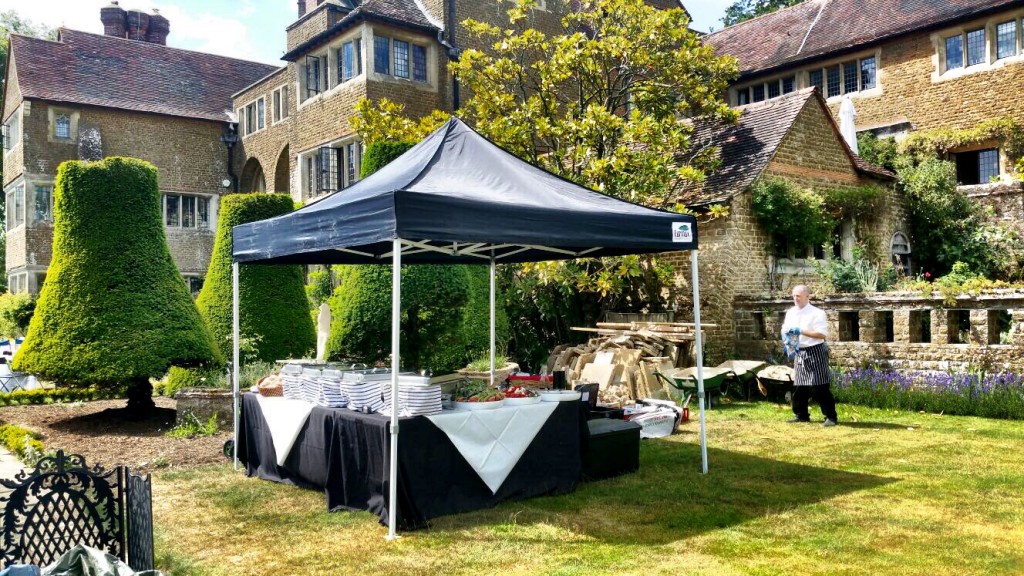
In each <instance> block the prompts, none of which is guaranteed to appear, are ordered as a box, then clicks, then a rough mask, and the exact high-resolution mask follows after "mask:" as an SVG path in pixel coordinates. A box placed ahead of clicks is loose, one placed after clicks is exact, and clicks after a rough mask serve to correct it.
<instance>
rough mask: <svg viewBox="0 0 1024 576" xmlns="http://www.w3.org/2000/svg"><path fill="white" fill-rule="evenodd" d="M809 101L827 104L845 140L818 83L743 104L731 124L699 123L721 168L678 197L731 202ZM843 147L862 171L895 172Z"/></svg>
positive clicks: (699, 140)
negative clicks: (716, 151) (822, 97)
mask: <svg viewBox="0 0 1024 576" xmlns="http://www.w3.org/2000/svg"><path fill="white" fill-rule="evenodd" d="M808 103H810V104H812V105H818V106H821V107H822V110H823V111H824V112H825V114H826V115H827V116H828V118H829V121H830V123H831V124H832V128H833V130H835V132H836V137H837V138H839V140H840V141H842V136H840V135H839V127H838V126H837V125H836V124H835V121H834V120H832V115H831V114H830V113H829V111H828V108H827V107H826V106H825V103H824V102H823V101H822V100H821V96H819V95H818V92H817V90H815V89H814V88H805V89H803V90H799V91H797V92H793V93H790V94H786V95H783V96H780V97H778V98H772V99H771V100H766V101H764V102H758V103H756V104H751V105H748V106H744V107H742V108H740V110H741V111H742V116H740V120H739V122H738V123H736V124H733V125H727V126H721V125H717V126H713V127H709V126H698V127H697V129H696V130H695V131H694V134H693V142H694V144H695V145H701V144H711V145H714V146H718V147H719V150H720V153H719V158H720V159H721V168H719V169H718V170H717V171H715V172H712V173H710V174H708V175H707V177H706V178H705V179H704V182H703V183H701V184H700V185H698V186H695V187H692V188H689V189H687V190H684V191H683V193H682V194H681V195H680V198H679V200H680V201H681V202H682V203H683V204H685V205H687V206H702V205H707V204H718V203H723V202H728V201H729V200H730V199H732V198H733V197H734V196H736V195H737V194H739V193H740V192H742V191H744V190H746V188H747V187H748V186H750V185H751V184H753V182H754V180H756V179H757V178H758V177H759V176H760V175H761V173H762V172H763V171H764V169H765V168H767V167H768V163H769V162H771V160H772V158H773V157H774V156H775V152H776V151H777V150H778V148H779V145H781V144H782V141H783V139H785V137H786V135H787V134H789V131H790V129H791V128H792V127H793V123H794V122H796V118H797V116H798V115H799V114H800V111H802V110H803V109H804V107H805V106H807V105H808ZM843 146H844V148H846V151H847V153H848V154H849V156H850V159H851V161H852V163H853V166H854V168H856V169H857V170H858V171H860V172H864V173H868V174H873V175H875V176H880V177H885V178H892V177H894V174H893V173H892V172H889V171H888V170H886V169H884V168H881V167H879V166H875V165H874V164H871V163H869V162H867V161H865V160H863V159H862V158H860V157H859V156H857V155H856V154H854V153H853V152H852V151H850V149H849V148H848V147H846V144H845V142H844V143H843Z"/></svg>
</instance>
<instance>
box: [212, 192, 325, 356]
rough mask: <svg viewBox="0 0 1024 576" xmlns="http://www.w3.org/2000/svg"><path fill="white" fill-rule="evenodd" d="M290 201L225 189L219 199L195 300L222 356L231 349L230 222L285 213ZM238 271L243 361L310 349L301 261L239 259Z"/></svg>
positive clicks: (310, 323) (313, 337)
mask: <svg viewBox="0 0 1024 576" xmlns="http://www.w3.org/2000/svg"><path fill="white" fill-rule="evenodd" d="M293 205H294V204H293V202H292V199H291V196H288V195H287V194H264V193H256V194H231V195H229V196H225V197H224V198H223V199H222V200H221V203H220V215H219V223H218V225H217V238H216V240H215V241H214V245H213V257H212V258H211V259H210V269H209V270H208V271H207V272H206V281H205V282H204V283H203V289H202V291H201V292H200V293H199V298H198V299H196V304H197V305H198V306H199V311H200V313H201V314H202V316H203V318H204V319H205V320H206V322H207V324H209V326H210V330H212V331H213V335H214V338H215V339H216V341H217V343H218V344H219V345H220V349H221V351H222V352H223V353H224V355H225V357H226V356H228V355H229V354H230V351H231V228H232V227H233V226H236V225H238V224H245V223H248V222H254V221H256V220H263V219H265V218H272V217H274V216H280V215H282V214H287V213H289V212H291V211H292V207H293ZM238 277H239V287H238V291H239V314H240V316H241V318H240V325H239V329H240V331H241V337H242V338H243V339H245V340H247V341H249V342H250V343H251V345H252V346H254V347H255V348H256V350H255V351H254V352H253V353H250V354H248V356H249V357H247V358H245V361H252V360H254V359H255V360H266V361H274V360H280V359H283V358H299V357H303V356H306V355H308V354H309V353H310V351H312V350H314V349H315V347H316V332H315V330H314V328H313V319H312V318H311V317H310V314H309V302H308V300H307V298H306V289H305V285H304V279H303V274H302V267H301V266H295V265H289V266H267V265H259V264H245V265H242V266H240V267H239V271H238Z"/></svg>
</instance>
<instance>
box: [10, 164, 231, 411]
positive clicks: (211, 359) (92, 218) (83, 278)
mask: <svg viewBox="0 0 1024 576" xmlns="http://www.w3.org/2000/svg"><path fill="white" fill-rule="evenodd" d="M219 362H221V359H220V355H219V354H218V353H217V347H216V344H215V343H214V341H213V337H212V335H211V334H210V331H209V329H208V328H207V327H206V325H205V323H204V322H203V320H202V318H201V317H200V316H199V311H198V310H197V309H196V305H195V303H194V302H193V301H192V296H191V295H190V294H189V292H188V286H187V285H186V284H185V282H184V280H183V279H182V277H181V274H180V273H179V272H178V268H177V266H175V264H174V260H173V259H172V258H171V252H170V249H169V248H168V247H167V240H166V238H165V236H164V227H163V220H162V218H161V214H160V189H159V187H158V186H157V171H156V168H155V167H153V165H151V164H149V163H147V162H143V161H141V160H135V159H132V158H107V159H105V160H102V161H99V162H78V161H71V162H64V163H63V164H61V165H60V166H59V167H58V169H57V179H56V182H55V188H54V223H53V256H52V259H51V261H50V268H49V270H48V271H47V278H46V283H45V284H43V289H42V291H41V293H40V294H39V300H38V304H37V306H36V311H35V314H34V315H33V317H32V321H31V322H30V324H29V329H28V335H27V336H26V338H25V343H24V344H23V345H22V346H21V348H20V349H19V350H18V352H17V354H16V355H15V357H14V362H13V363H14V368H15V369H16V370H21V371H24V372H30V373H34V374H38V375H39V376H40V377H42V378H44V379H46V380H52V381H54V382H56V383H58V384H60V385H68V386H79V387H84V386H99V387H108V388H114V387H122V386H127V387H128V409H129V410H130V411H132V412H142V411H146V410H149V409H152V407H153V398H152V392H153V387H152V385H151V384H150V382H149V379H150V378H158V377H161V376H163V375H164V374H165V373H166V372H167V369H168V368H169V367H170V366H172V365H174V366H198V365H213V364H217V363H219Z"/></svg>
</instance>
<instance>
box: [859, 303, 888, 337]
mask: <svg viewBox="0 0 1024 576" xmlns="http://www.w3.org/2000/svg"><path fill="white" fill-rule="evenodd" d="M881 317H882V315H881V314H879V313H878V312H875V311H873V310H862V311H861V313H860V317H859V321H860V341H861V342H881V341H883V340H884V339H885V338H884V337H885V327H884V326H879V324H881V322H882V318H881ZM879 332H882V335H881V337H880V336H879V334H878V333H879Z"/></svg>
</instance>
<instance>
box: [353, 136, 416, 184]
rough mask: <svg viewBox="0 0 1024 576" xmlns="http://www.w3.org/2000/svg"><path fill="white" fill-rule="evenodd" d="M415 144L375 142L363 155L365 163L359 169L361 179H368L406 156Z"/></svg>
mask: <svg viewBox="0 0 1024 576" xmlns="http://www.w3.org/2000/svg"><path fill="white" fill-rule="evenodd" d="M415 145H416V143H415V142H406V141H398V142H374V143H373V144H370V145H369V146H367V147H366V152H364V153H363V161H362V164H361V167H360V169H359V177H360V178H366V177H367V176H369V175H370V174H373V173H374V172H376V171H377V170H380V169H381V168H383V167H384V166H386V165H387V164H389V163H390V162H391V161H392V160H394V159H395V158H398V157H399V156H401V155H402V154H405V153H406V151H408V150H409V148H412V147H413V146H415Z"/></svg>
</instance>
